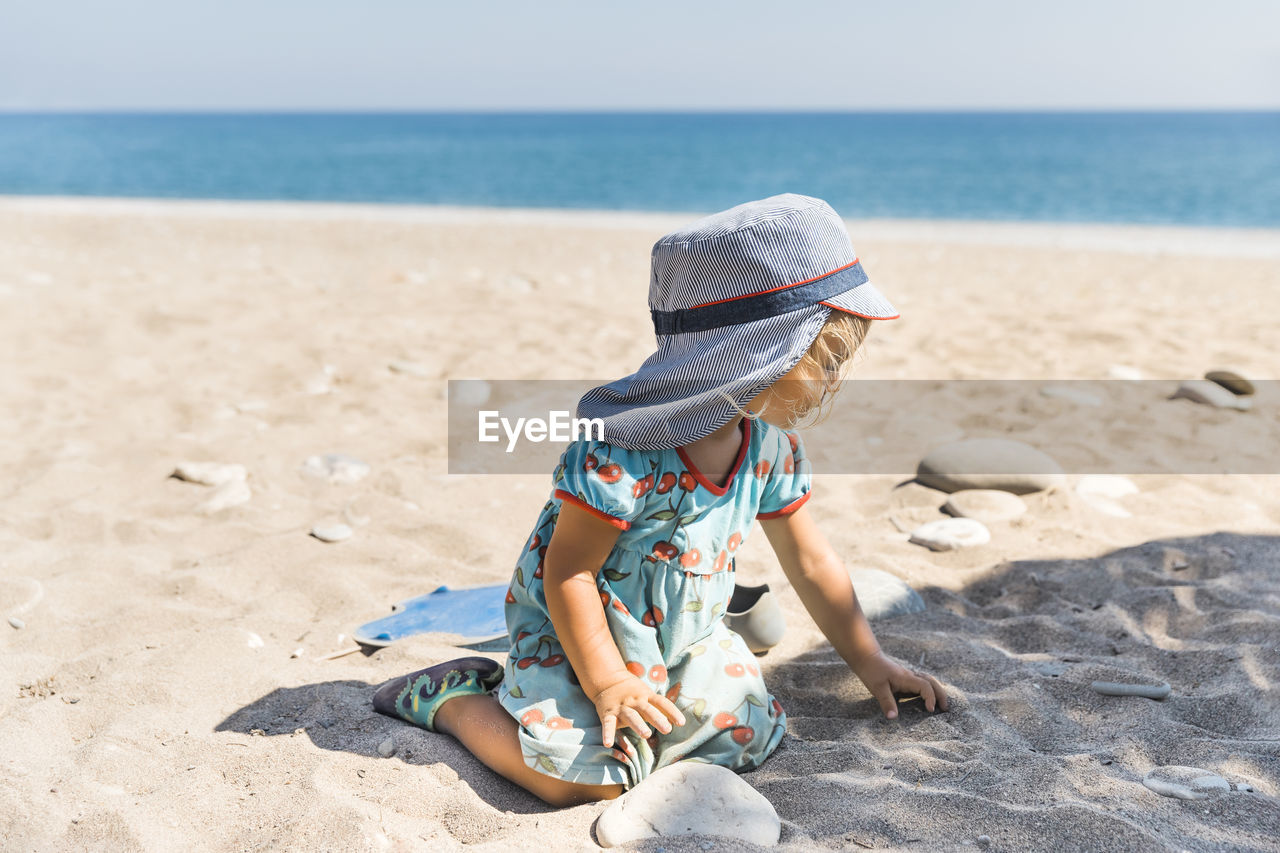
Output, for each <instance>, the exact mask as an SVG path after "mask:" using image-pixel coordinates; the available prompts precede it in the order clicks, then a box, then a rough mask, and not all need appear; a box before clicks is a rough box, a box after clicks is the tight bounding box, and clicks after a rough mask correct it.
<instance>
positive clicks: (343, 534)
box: [311, 524, 351, 542]
mask: <svg viewBox="0 0 1280 853" xmlns="http://www.w3.org/2000/svg"><path fill="white" fill-rule="evenodd" d="M311 535H312V536H314V537H315V538H317V539H319V540H320V541H321V542H342V541H343V540H346V539H350V538H351V528H350V527H347V525H345V524H317V525H316V526H315V527H313V528H311Z"/></svg>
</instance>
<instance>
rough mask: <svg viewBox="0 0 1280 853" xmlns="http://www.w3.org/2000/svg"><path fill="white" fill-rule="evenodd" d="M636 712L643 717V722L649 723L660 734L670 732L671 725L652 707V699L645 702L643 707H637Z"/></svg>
mask: <svg viewBox="0 0 1280 853" xmlns="http://www.w3.org/2000/svg"><path fill="white" fill-rule="evenodd" d="M636 710H637V711H639V712H640V716H642V717H644V718H645V720H647V721H648V722H649V723H651V724H652V725H653V727H654V728H655V729H657V730H658V731H660V732H662V733H663V734H664V735H665V734H668V733H669V732H670V731H671V723H670V722H669V721H668V720H667V718H666V717H664V716H663V715H662V712H661V711H659V710H658V709H657V708H656V707H654V705H653V700H652V699H651V700H649V701H648V702H645V703H644V704H643V705H640V706H638V707H637V708H636Z"/></svg>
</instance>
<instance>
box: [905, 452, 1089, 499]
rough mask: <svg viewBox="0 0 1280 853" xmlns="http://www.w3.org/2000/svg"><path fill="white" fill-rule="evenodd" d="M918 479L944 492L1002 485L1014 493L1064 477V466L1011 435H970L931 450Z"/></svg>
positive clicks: (1043, 486)
mask: <svg viewBox="0 0 1280 853" xmlns="http://www.w3.org/2000/svg"><path fill="white" fill-rule="evenodd" d="M916 479H917V480H918V481H920V482H921V483H923V484H924V485H926V486H929V487H930V488H934V489H941V490H942V491H944V492H958V491H961V490H962V489H999V490H1001V491H1005V492H1012V493H1013V494H1015V495H1025V494H1028V493H1030V492H1038V491H1041V490H1042V489H1047V488H1050V487H1051V486H1057V485H1061V484H1062V483H1063V482H1064V481H1065V479H1066V478H1065V476H1064V475H1063V473H1062V467H1061V466H1060V465H1059V464H1058V463H1057V462H1055V461H1054V460H1053V459H1052V458H1051V457H1050V456H1048V455H1047V454H1045V453H1042V452H1040V451H1039V450H1036V449H1035V448H1034V447H1032V446H1031V445H1029V444H1024V443H1023V442H1021V441H1014V440H1013V439H1008V438H969V439H965V440H964V441H955V442H952V443H950V444H944V445H942V446H940V447H937V448H934V449H933V450H931V451H930V452H929V453H928V455H926V456H925V457H924V459H922V460H920V464H919V465H918V466H917V467H916Z"/></svg>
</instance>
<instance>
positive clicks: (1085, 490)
mask: <svg viewBox="0 0 1280 853" xmlns="http://www.w3.org/2000/svg"><path fill="white" fill-rule="evenodd" d="M1138 492H1139V489H1138V487H1137V485H1136V484H1135V483H1134V482H1133V480H1130V479H1129V478H1128V477H1121V476H1120V475H1119V474H1086V475H1085V476H1083V477H1081V478H1080V479H1079V480H1078V481H1077V482H1076V494H1078V495H1097V496H1099V497H1103V498H1110V499H1111V500H1118V499H1120V498H1123V497H1126V496H1128V495H1136V494H1138Z"/></svg>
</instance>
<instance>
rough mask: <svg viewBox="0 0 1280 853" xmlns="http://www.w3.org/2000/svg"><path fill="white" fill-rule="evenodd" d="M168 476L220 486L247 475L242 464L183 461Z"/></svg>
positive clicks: (203, 484) (205, 484)
mask: <svg viewBox="0 0 1280 853" xmlns="http://www.w3.org/2000/svg"><path fill="white" fill-rule="evenodd" d="M169 476H170V477H176V478H177V479H179V480H184V481H186V482H188V483H199V484H200V485H202V486H221V485H224V484H226V483H231V482H234V481H236V480H243V479H244V478H246V477H247V476H249V472H248V471H246V470H245V467H244V466H243V465H223V464H221V463H218V462H183V463H182V464H180V465H179V466H178V467H177V468H174V469H173V473H172V474H170V475H169Z"/></svg>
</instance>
